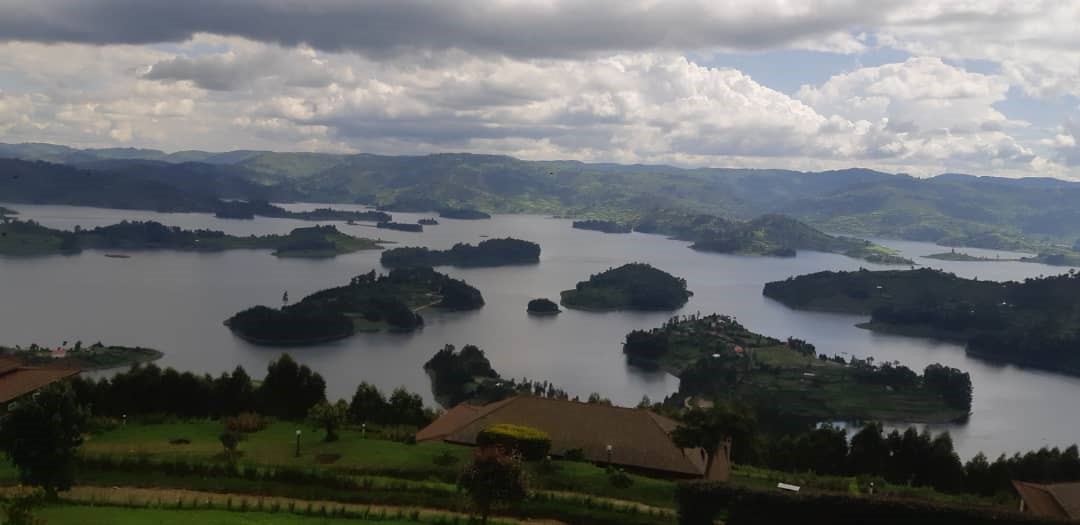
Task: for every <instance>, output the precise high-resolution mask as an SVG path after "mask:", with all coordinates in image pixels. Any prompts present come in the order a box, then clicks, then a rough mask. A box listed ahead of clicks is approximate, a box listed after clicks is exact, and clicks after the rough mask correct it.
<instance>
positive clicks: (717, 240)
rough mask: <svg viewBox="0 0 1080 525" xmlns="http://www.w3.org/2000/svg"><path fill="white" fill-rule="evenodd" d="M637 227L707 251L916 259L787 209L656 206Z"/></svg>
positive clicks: (893, 260)
mask: <svg viewBox="0 0 1080 525" xmlns="http://www.w3.org/2000/svg"><path fill="white" fill-rule="evenodd" d="M634 230H635V231H639V232H642V233H657V234H663V235H668V236H671V237H673V238H675V239H679V240H684V241H689V242H691V243H692V244H691V245H690V248H692V249H694V250H698V251H703V252H714V253H727V254H736V255H759V256H773V257H794V256H795V255H796V251H797V250H812V251H818V252H827V253H839V254H843V255H846V256H848V257H852V258H856V259H863V260H866V261H868V262H872V263H875V264H894V265H906V266H909V265H913V264H914V262H912V261H911V260H910V259H907V258H905V257H902V256H901V255H899V253H897V252H896V250H893V249H891V248H887V247H885V246H881V245H878V244H874V243H872V242H870V241H865V240H861V239H854V238H850V237H838V236H833V235H828V234H826V233H823V232H821V231H819V230H817V229H814V228H812V227H810V226H808V225H807V224H805V223H802V222H800V221H797V220H795V219H792V218H791V217H787V216H784V215H775V214H773V215H762V216H761V217H758V218H756V219H753V220H749V221H732V220H727V219H724V218H721V217H717V216H714V215H705V214H691V213H685V212H680V211H676V210H661V211H654V212H652V213H650V214H647V215H645V216H644V217H642V218H641V219H640V220H639V221H638V222H637V224H636V225H635V226H634Z"/></svg>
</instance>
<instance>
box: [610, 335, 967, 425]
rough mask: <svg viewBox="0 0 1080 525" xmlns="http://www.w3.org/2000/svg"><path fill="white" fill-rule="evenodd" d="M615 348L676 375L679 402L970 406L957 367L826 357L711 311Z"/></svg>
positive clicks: (799, 413)
mask: <svg viewBox="0 0 1080 525" xmlns="http://www.w3.org/2000/svg"><path fill="white" fill-rule="evenodd" d="M623 351H624V353H626V354H627V357H628V359H629V360H630V362H632V363H635V364H637V365H641V366H647V367H661V368H663V369H665V370H668V371H670V372H671V373H672V374H675V375H677V376H678V377H679V379H680V382H679V392H678V394H677V396H676V399H677V400H678V401H680V402H681V400H685V399H690V400H691V401H696V402H701V401H704V402H706V403H712V402H714V400H722V399H729V398H732V397H734V398H737V399H741V400H743V401H745V402H746V403H748V404H750V405H751V406H753V407H754V408H756V409H757V410H758V411H759V412H763V413H770V414H778V415H779V416H780V417H797V418H806V419H814V420H848V421H860V420H884V421H914V422H948V421H955V420H959V419H963V418H965V417H966V416H967V414H968V411H969V410H970V407H971V380H970V378H969V377H968V376H967V374H965V373H961V372H959V371H957V370H954V369H947V370H945V369H944V367H941V366H940V365H931V366H930V367H927V369H926V371H925V372H924V375H923V376H919V375H918V374H916V373H915V372H914V371H912V370H910V369H908V368H907V367H904V366H901V365H898V364H894V363H884V364H881V365H879V366H878V365H874V363H873V359H866V360H860V359H855V358H852V359H851V360H850V361H845V360H843V359H840V358H836V357H833V358H829V357H827V356H825V355H824V354H820V355H819V354H818V353H817V351H816V348H815V347H814V345H812V344H810V343H807V342H806V341H802V340H800V339H794V338H791V339H788V340H787V341H786V342H784V341H780V340H777V339H774V338H771V337H766V336H763V335H760V334H756V333H754V332H751V331H749V330H747V329H746V328H745V327H743V326H742V325H741V324H739V323H738V322H737V321H735V320H734V319H732V318H730V317H727V316H723V315H717V314H713V315H709V316H704V317H699V316H689V317H681V318H678V317H677V318H672V319H671V320H670V321H668V322H667V323H665V324H664V325H663V326H661V327H659V328H655V329H652V330H649V331H641V330H635V331H633V332H630V333H629V334H627V336H626V342H625V344H624V345H623Z"/></svg>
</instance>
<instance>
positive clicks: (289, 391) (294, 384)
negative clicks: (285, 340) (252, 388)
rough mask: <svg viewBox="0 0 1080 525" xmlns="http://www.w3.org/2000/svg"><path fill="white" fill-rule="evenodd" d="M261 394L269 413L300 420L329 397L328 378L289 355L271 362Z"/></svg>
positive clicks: (265, 408)
mask: <svg viewBox="0 0 1080 525" xmlns="http://www.w3.org/2000/svg"><path fill="white" fill-rule="evenodd" d="M258 397H259V400H260V402H261V403H262V410H263V412H264V413H265V414H268V415H272V416H279V417H282V418H285V419H292V420H300V419H303V418H304V417H305V416H307V413H308V410H310V409H311V407H313V406H315V404H317V403H318V402H319V401H325V400H326V381H324V380H323V378H322V376H320V375H319V374H317V373H315V372H312V371H311V369H310V368H308V367H307V365H299V364H297V363H296V361H294V360H293V358H292V357H290V356H289V354H282V356H281V357H280V358H278V359H277V360H275V361H271V362H270V365H269V366H268V367H267V370H266V379H265V380H263V382H262V384H261V385H259V390H258Z"/></svg>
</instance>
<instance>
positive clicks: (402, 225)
mask: <svg viewBox="0 0 1080 525" xmlns="http://www.w3.org/2000/svg"><path fill="white" fill-rule="evenodd" d="M375 227H376V228H380V229H383V230H397V231H402V232H412V233H419V232H422V231H424V227H423V226H422V225H420V224H410V223H407V222H390V221H382V222H380V223H378V224H376V225H375Z"/></svg>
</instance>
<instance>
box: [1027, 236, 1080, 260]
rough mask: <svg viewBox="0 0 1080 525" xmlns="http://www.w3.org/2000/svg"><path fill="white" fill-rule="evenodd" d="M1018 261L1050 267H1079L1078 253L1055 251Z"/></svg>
mask: <svg viewBox="0 0 1080 525" xmlns="http://www.w3.org/2000/svg"><path fill="white" fill-rule="evenodd" d="M1078 242H1080V241H1078ZM1020 260H1021V261H1022V262H1037V263H1042V264H1049V265H1051V266H1080V252H1077V251H1076V250H1061V249H1056V250H1051V251H1045V252H1041V253H1039V254H1038V255H1036V256H1034V257H1021V258H1020Z"/></svg>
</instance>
